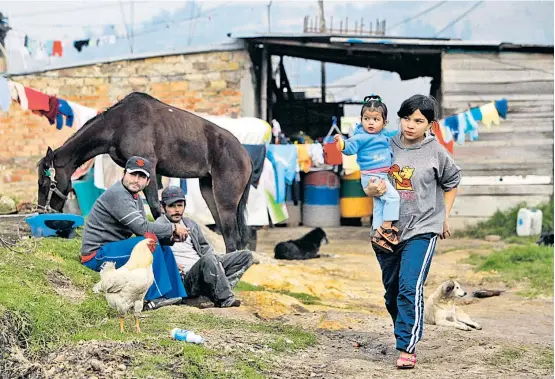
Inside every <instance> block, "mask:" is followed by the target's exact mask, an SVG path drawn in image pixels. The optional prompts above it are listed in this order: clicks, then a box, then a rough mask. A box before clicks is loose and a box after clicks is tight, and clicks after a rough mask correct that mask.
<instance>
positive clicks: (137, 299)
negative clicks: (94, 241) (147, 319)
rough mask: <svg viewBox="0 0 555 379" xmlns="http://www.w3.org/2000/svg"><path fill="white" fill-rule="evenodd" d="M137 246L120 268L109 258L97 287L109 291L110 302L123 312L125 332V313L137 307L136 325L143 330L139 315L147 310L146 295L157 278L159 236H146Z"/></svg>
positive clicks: (120, 316) (119, 312)
mask: <svg viewBox="0 0 555 379" xmlns="http://www.w3.org/2000/svg"><path fill="white" fill-rule="evenodd" d="M145 237H147V238H146V239H145V240H143V241H141V242H139V243H138V244H137V245H135V247H134V248H133V251H132V252H131V256H130V257H129V260H128V261H127V263H125V264H124V265H123V266H121V267H120V268H118V269H116V266H115V265H116V264H115V262H105V263H104V264H103V265H102V269H101V271H100V282H98V283H97V284H96V285H95V287H94V289H93V291H94V292H96V293H99V292H100V291H102V292H104V293H105V296H106V301H107V302H108V305H110V306H111V307H112V308H115V309H116V310H117V312H118V315H119V326H120V331H121V332H122V333H123V329H124V317H125V315H126V314H127V313H128V312H130V311H131V309H133V314H134V316H135V328H136V330H137V333H140V332H141V327H140V326H139V317H140V315H141V311H142V310H143V303H144V299H145V295H146V293H147V291H148V289H149V288H150V286H151V285H152V283H153V282H154V273H153V271H152V261H153V257H152V254H153V252H154V250H155V248H156V241H157V238H156V236H154V235H152V236H145Z"/></svg>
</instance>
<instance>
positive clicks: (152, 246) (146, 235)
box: [144, 232, 158, 253]
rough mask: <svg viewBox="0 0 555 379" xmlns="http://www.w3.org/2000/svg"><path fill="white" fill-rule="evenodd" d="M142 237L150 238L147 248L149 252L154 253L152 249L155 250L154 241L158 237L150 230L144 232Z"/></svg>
mask: <svg viewBox="0 0 555 379" xmlns="http://www.w3.org/2000/svg"><path fill="white" fill-rule="evenodd" d="M144 237H145V238H147V239H151V240H152V241H151V242H149V243H148V248H149V250H150V252H151V253H154V250H156V242H157V241H158V237H156V234H154V233H151V232H146V233H145V235H144Z"/></svg>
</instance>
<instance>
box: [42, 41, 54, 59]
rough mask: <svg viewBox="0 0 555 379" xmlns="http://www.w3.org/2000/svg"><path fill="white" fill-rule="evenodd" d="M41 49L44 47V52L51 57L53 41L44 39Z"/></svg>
mask: <svg viewBox="0 0 555 379" xmlns="http://www.w3.org/2000/svg"><path fill="white" fill-rule="evenodd" d="M42 46H43V49H44V53H45V54H46V55H47V56H49V57H51V56H52V51H53V50H54V41H51V40H48V41H44V42H43V43H42Z"/></svg>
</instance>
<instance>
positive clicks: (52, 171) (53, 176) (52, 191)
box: [38, 165, 67, 213]
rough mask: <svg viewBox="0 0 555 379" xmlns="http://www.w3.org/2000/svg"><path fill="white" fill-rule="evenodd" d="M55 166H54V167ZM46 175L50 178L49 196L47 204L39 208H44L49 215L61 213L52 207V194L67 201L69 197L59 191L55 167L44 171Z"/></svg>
mask: <svg viewBox="0 0 555 379" xmlns="http://www.w3.org/2000/svg"><path fill="white" fill-rule="evenodd" d="M52 166H53V165H52ZM44 174H45V175H46V176H47V177H49V178H50V188H49V189H48V196H47V197H46V204H45V205H44V206H42V205H38V207H39V208H43V209H44V210H45V211H46V212H47V213H59V212H58V211H56V210H55V209H52V207H51V206H50V201H51V200H52V194H56V195H58V197H59V198H61V199H62V200H64V201H66V200H67V196H66V195H64V194H63V193H62V192H61V191H60V190H59V189H58V186H57V184H58V182H57V181H56V169H55V168H54V167H51V168H49V169H48V170H44Z"/></svg>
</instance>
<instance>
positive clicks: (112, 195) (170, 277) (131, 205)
mask: <svg viewBox="0 0 555 379" xmlns="http://www.w3.org/2000/svg"><path fill="white" fill-rule="evenodd" d="M151 174H154V173H153V171H152V165H151V163H150V162H149V161H148V159H146V158H143V157H137V156H133V157H131V158H129V159H128V160H127V163H126V164H125V170H124V174H123V178H122V180H121V181H119V182H117V183H115V184H114V185H112V186H111V187H110V188H108V189H107V190H106V191H105V192H104V193H103V194H102V195H100V197H99V198H98V199H97V200H96V202H95V203H94V205H93V207H92V209H91V211H90V213H89V215H88V217H87V221H86V223H85V228H84V231H83V239H82V246H81V262H82V263H83V264H84V265H85V266H87V267H88V268H90V269H92V270H94V271H97V272H98V271H100V268H101V267H102V264H103V263H104V262H108V261H112V262H116V268H119V267H121V266H123V265H124V264H125V263H126V262H127V261H128V259H129V257H130V256H131V251H132V250H133V248H134V247H135V245H136V244H137V243H138V242H139V241H141V240H143V239H144V237H143V236H144V235H145V233H152V234H154V235H156V237H158V239H165V238H176V239H184V238H185V237H186V236H187V229H186V228H185V226H183V225H173V224H169V225H161V224H156V223H154V222H149V221H148V220H147V218H146V212H145V209H144V206H143V202H142V200H141V198H140V197H139V192H141V191H142V190H143V189H144V188H145V187H146V186H147V185H148V184H149V182H150V177H151ZM132 235H135V236H136V237H135V238H131V237H132ZM153 258H154V261H153V263H152V269H153V271H154V280H155V281H154V284H153V285H152V286H151V287H150V289H149V290H148V292H147V293H146V296H145V300H147V301H148V302H147V304H148V308H149V309H153V308H158V307H159V306H162V305H167V304H175V303H176V302H180V301H181V299H182V298H183V297H185V296H186V292H185V288H184V286H183V283H182V281H181V276H180V272H179V269H178V267H177V264H176V262H175V259H174V257H173V255H172V254H164V252H163V250H162V248H161V247H160V245H159V244H157V247H156V250H155V251H154V253H153Z"/></svg>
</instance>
